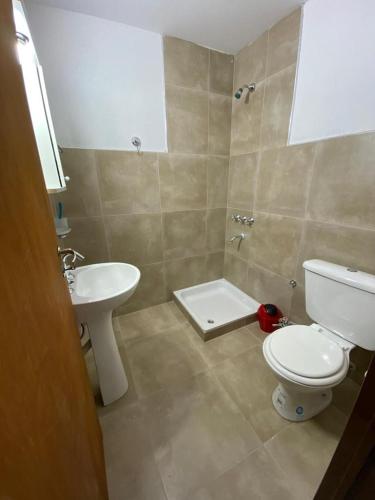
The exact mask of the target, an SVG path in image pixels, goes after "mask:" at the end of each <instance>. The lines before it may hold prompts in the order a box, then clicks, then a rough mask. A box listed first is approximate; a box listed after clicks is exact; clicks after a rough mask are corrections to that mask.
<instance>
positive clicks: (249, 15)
mask: <svg viewBox="0 0 375 500" xmlns="http://www.w3.org/2000/svg"><path fill="white" fill-rule="evenodd" d="M29 2H34V3H40V4H44V5H49V6H51V7H59V8H61V9H67V10H72V11H75V12H81V13H83V14H90V15H92V16H97V17H102V18H105V19H110V20H112V21H118V22H122V23H125V24H129V25H131V26H137V27H138V28H143V29H145V30H149V31H155V32H157V33H162V34H165V35H171V36H176V37H179V38H183V39H184V40H189V41H192V42H195V43H198V44H200V45H204V46H206V47H210V48H213V49H216V50H221V51H223V52H227V53H231V54H235V53H236V52H238V51H239V50H240V49H241V48H242V47H243V46H244V45H246V44H248V43H249V42H252V41H254V40H255V39H256V38H257V37H258V36H259V35H261V34H262V33H263V32H264V31H265V30H266V29H268V28H270V27H271V26H272V25H273V24H275V23H276V22H277V21H279V20H280V19H282V18H283V17H284V16H286V15H287V14H289V13H290V12H292V10H294V9H295V8H296V7H297V6H298V5H301V4H303V3H304V0H25V3H26V4H27V3H29Z"/></svg>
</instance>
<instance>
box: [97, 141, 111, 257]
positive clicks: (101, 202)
mask: <svg viewBox="0 0 375 500" xmlns="http://www.w3.org/2000/svg"><path fill="white" fill-rule="evenodd" d="M93 152H94V168H95V178H96V185H97V188H98V197H99V206H100V213H101V219H102V224H103V228H104V244H105V249H106V251H107V258H108V262H110V261H111V260H112V248H111V245H110V244H109V238H108V231H107V225H106V224H105V219H104V218H105V215H104V210H103V200H102V192H101V189H100V182H99V172H98V163H97V158H96V150H95V149H94V150H93Z"/></svg>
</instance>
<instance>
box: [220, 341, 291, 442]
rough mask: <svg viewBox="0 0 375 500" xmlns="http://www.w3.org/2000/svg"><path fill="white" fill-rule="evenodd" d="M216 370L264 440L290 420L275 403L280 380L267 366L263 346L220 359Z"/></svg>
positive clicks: (229, 392) (224, 385) (221, 380)
mask: <svg viewBox="0 0 375 500" xmlns="http://www.w3.org/2000/svg"><path fill="white" fill-rule="evenodd" d="M213 372H214V373H215V374H216V376H217V377H218V379H219V380H220V382H221V384H222V385H223V387H224V388H225V389H226V390H227V391H228V394H229V395H230V396H231V398H232V399H233V401H235V402H236V403H237V405H238V406H239V408H240V409H241V411H242V412H243V414H244V415H245V417H246V418H247V419H248V420H249V422H250V423H251V424H252V425H253V427H254V429H255V431H256V432H257V434H258V436H259V437H260V439H261V440H262V441H267V440H268V439H269V438H270V437H272V436H273V435H274V434H276V433H277V432H278V431H280V430H281V429H283V428H284V427H286V426H287V425H288V424H289V422H288V421H286V420H284V419H283V418H281V417H280V416H279V415H278V414H277V413H276V411H275V409H274V407H273V405H272V400H271V397H272V392H273V390H274V389H275V387H276V386H277V380H276V379H275V377H274V376H273V374H272V371H271V370H270V369H269V368H268V366H266V363H265V361H264V358H263V353H262V351H261V346H257V347H254V348H253V349H251V350H250V351H248V352H245V353H244V354H241V355H239V356H237V357H234V358H231V359H228V360H226V361H224V362H223V363H220V364H219V365H217V366H215V367H214V368H213Z"/></svg>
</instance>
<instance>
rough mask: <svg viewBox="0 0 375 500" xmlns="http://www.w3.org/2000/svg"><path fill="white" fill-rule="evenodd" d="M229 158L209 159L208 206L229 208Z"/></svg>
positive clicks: (215, 157)
mask: <svg viewBox="0 0 375 500" xmlns="http://www.w3.org/2000/svg"><path fill="white" fill-rule="evenodd" d="M228 172H229V158H223V157H220V156H210V157H209V158H208V159H207V206H208V208H224V207H226V206H227V191H228Z"/></svg>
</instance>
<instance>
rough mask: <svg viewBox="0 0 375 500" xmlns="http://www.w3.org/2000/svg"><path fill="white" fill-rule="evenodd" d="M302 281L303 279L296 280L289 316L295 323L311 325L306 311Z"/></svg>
mask: <svg viewBox="0 0 375 500" xmlns="http://www.w3.org/2000/svg"><path fill="white" fill-rule="evenodd" d="M303 283H304V281H303V280H302V281H298V282H297V286H296V288H295V289H294V290H293V295H292V303H291V307H290V313H289V316H290V319H291V320H292V321H294V322H295V323H298V324H300V325H311V323H312V319H311V318H309V316H308V315H307V312H306V302H305V287H304V286H303Z"/></svg>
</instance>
